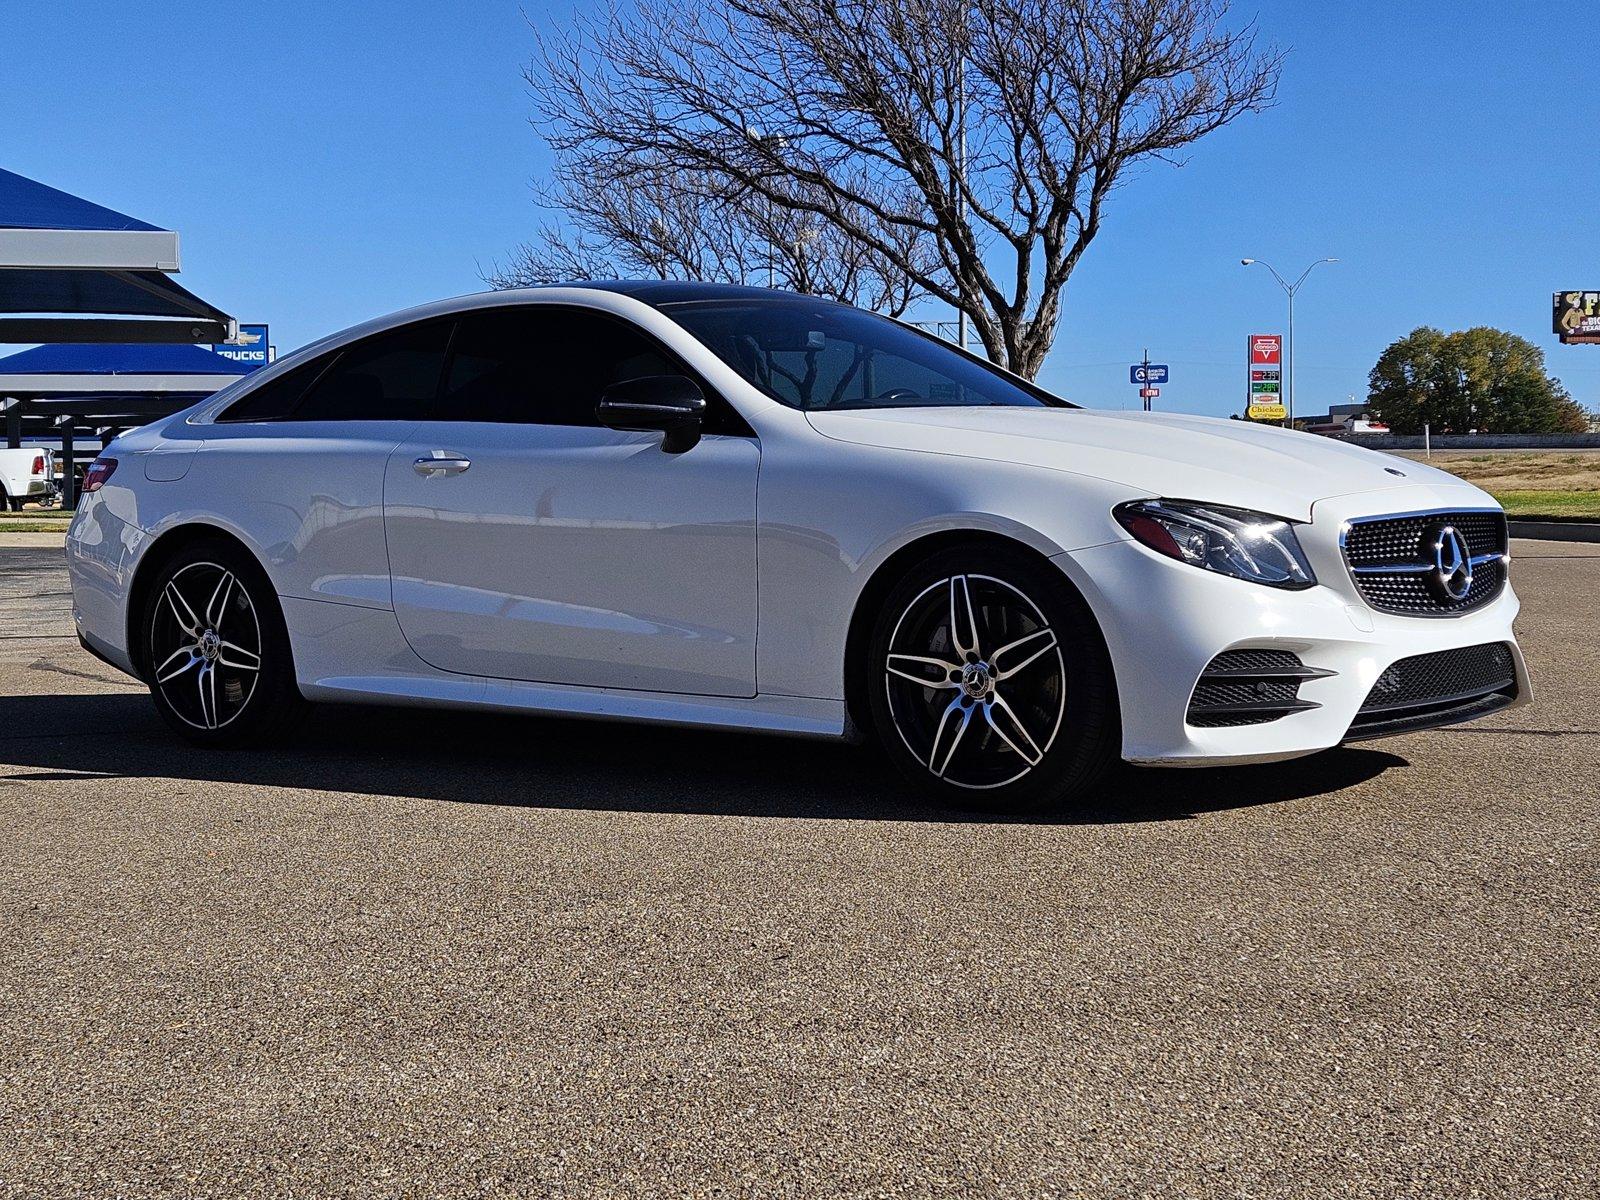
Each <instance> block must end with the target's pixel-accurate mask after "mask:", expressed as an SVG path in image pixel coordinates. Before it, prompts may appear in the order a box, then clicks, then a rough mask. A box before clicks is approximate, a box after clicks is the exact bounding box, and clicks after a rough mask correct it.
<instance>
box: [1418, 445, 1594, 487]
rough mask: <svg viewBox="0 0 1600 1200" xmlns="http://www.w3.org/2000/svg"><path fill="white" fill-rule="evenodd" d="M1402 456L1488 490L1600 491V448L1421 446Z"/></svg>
mask: <svg viewBox="0 0 1600 1200" xmlns="http://www.w3.org/2000/svg"><path fill="white" fill-rule="evenodd" d="M1399 454H1400V457H1402V458H1409V459H1413V460H1415V461H1416V462H1425V463H1427V464H1428V465H1429V466H1433V467H1438V468H1439V469H1440V470H1442V471H1449V472H1450V473H1451V474H1452V475H1459V476H1461V478H1463V479H1465V480H1467V481H1468V482H1469V483H1475V484H1477V485H1478V486H1479V487H1481V488H1483V489H1484V490H1485V491H1488V492H1494V493H1495V494H1496V495H1498V494H1499V493H1500V492H1502V491H1507V492H1544V491H1558V492H1600V451H1590V452H1584V451H1577V452H1574V451H1570V450H1435V451H1434V452H1433V457H1432V458H1428V457H1425V456H1424V455H1423V453H1422V451H1420V450H1405V451H1400V452H1399Z"/></svg>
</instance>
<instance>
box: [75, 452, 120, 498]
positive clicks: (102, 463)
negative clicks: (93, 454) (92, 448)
mask: <svg viewBox="0 0 1600 1200" xmlns="http://www.w3.org/2000/svg"><path fill="white" fill-rule="evenodd" d="M116 469H117V460H116V459H114V458H97V459H95V460H94V461H93V462H92V463H90V464H89V469H88V470H87V471H85V472H84V473H83V492H84V495H88V494H89V493H90V492H98V491H99V490H100V489H101V488H103V487H105V485H106V480H108V479H110V478H111V475H112V473H113V472H114V471H115V470H116Z"/></svg>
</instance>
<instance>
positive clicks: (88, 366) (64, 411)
mask: <svg viewBox="0 0 1600 1200" xmlns="http://www.w3.org/2000/svg"><path fill="white" fill-rule="evenodd" d="M249 371H250V368H249V367H246V366H244V365H242V364H240V363H236V362H234V361H233V360H232V359H230V358H225V357H224V356H222V355H220V354H216V353H213V352H212V351H210V350H207V349H205V348H203V347H200V346H184V345H175V344H173V345H160V344H130V345H125V346H115V345H100V344H87V345H84V344H68V345H54V346H36V347H34V348H33V349H32V350H23V351H21V352H19V353H17V354H13V355H10V356H9V357H7V358H0V410H3V411H4V413H5V419H6V444H7V445H9V446H20V445H21V444H22V440H23V438H25V437H27V438H49V439H51V440H55V439H58V438H59V439H60V442H61V456H62V485H63V491H64V492H65V496H64V500H65V503H66V504H67V506H68V507H70V506H71V505H72V502H73V500H74V499H75V496H76V490H77V480H76V478H75V475H74V470H75V466H76V458H77V453H76V451H77V450H78V445H77V439H78V437H80V436H81V437H83V438H84V439H85V440H92V441H93V442H94V443H95V445H96V446H100V445H104V443H105V442H106V441H108V440H109V439H110V438H111V437H113V436H115V435H116V434H117V433H119V432H121V431H122V430H123V429H127V428H129V427H131V426H134V425H143V424H144V423H146V422H147V421H151V420H154V419H155V418H157V417H163V416H168V415H170V414H171V413H175V412H180V411H181V410H183V409H185V408H188V407H189V406H190V405H191V404H195V403H197V402H199V401H201V400H203V399H205V398H206V397H207V396H209V395H211V394H212V393H213V392H215V391H217V390H218V389H219V388H224V387H226V386H227V385H228V384H230V383H232V382H234V381H235V380H236V379H238V378H239V377H240V376H241V375H245V374H247V373H248V372H249Z"/></svg>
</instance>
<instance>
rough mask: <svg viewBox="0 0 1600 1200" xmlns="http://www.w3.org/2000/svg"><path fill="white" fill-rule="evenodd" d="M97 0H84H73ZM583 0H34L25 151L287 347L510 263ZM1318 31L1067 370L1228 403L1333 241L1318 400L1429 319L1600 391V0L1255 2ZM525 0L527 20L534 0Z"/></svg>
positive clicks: (21, 62) (1218, 410)
mask: <svg viewBox="0 0 1600 1200" xmlns="http://www.w3.org/2000/svg"><path fill="white" fill-rule="evenodd" d="M69 9H70V15H69V14H68V10H69ZM572 11H573V9H572V8H571V6H569V5H562V4H539V3H535V2H532V0H530V2H529V3H527V4H526V5H525V6H524V7H519V6H518V5H517V4H516V3H514V2H502V0H473V2H472V3H457V4H414V5H402V4H376V3H358V2H349V3H343V4H336V5H329V4H321V3H318V4H309V3H273V4H255V5H249V6H235V5H228V4H221V5H211V6H206V7H205V8H204V9H196V8H194V7H193V6H188V5H158V4H153V3H150V4H129V3H127V2H126V0H123V2H121V3H116V4H108V3H98V2H92V0H90V2H84V3H76V4H73V5H71V6H66V5H23V4H21V3H12V4H8V5H7V6H6V16H5V26H6V42H7V54H6V56H5V60H6V86H5V88H4V89H3V90H0V132H3V137H0V166H4V167H7V168H9V169H11V170H14V171H19V172H21V173H22V174H24V175H29V176H32V177H34V178H38V179H42V180H44V181H45V182H47V183H50V184H52V185H54V186H57V187H62V188H65V189H67V190H69V191H74V192H78V193H79V194H82V195H84V196H87V197H89V198H90V199H93V200H96V201H98V202H100V203H103V204H108V205H110V206H112V207H114V208H120V209H122V210H124V211H126V212H129V213H132V214H133V215H135V216H138V217H141V218H143V219H145V220H149V221H153V222H155V223H157V224H160V225H166V226H169V227H171V228H175V229H177V230H179V231H180V233H181V235H182V239H183V255H184V268H185V269H184V272H183V275H182V277H181V278H182V281H183V282H184V283H185V284H186V285H187V286H189V287H190V288H191V289H193V290H195V291H197V292H199V293H200V294H201V295H204V296H206V297H207V298H208V299H211V300H213V301H215V302H217V303H218V304H220V305H221V306H222V307H224V308H226V309H228V310H229V311H231V312H233V313H235V314H237V315H238V316H239V317H240V318H241V319H242V320H247V321H268V322H270V323H271V325H272V330H273V340H274V342H276V343H277V344H278V346H279V347H280V349H281V350H288V349H290V348H293V347H294V346H296V345H300V344H303V343H304V342H306V341H309V340H311V339H312V338H314V337H317V336H320V335H321V334H324V333H327V332H330V331H332V330H335V329H338V328H340V327H342V326H345V325H348V324H352V323H354V322H355V321H358V320H361V319H364V318H366V317H368V316H372V315H375V314H377V313H380V312H384V311H388V310H390V309H394V308H399V307H402V306H405V305H408V304H413V303H417V302H420V301H423V300H428V299H432V298H436V297H439V296H445V295H455V294H459V293H461V292H468V291H476V290H479V289H480V288H481V287H482V284H481V281H480V279H479V271H480V270H481V269H483V268H486V267H487V266H488V265H489V264H490V263H491V262H492V260H494V259H495V258H496V257H497V256H499V255H503V254H504V253H505V252H506V250H507V249H508V248H510V247H511V246H513V245H514V244H515V243H517V242H518V241H520V240H522V239H524V238H526V237H527V236H528V235H529V234H530V233H531V231H532V228H533V226H534V224H535V222H536V220H537V217H538V213H537V211H536V209H535V207H534V205H533V202H532V197H531V192H530V181H532V180H533V179H535V178H537V177H538V176H539V175H540V173H541V172H542V171H543V170H544V169H545V168H546V166H547V159H546V157H545V155H544V152H543V149H542V147H541V145H540V143H539V141H538V139H537V138H536V136H535V135H534V133H533V132H532V130H531V129H530V128H529V127H528V125H527V120H526V118H527V115H528V101H527V97H526V95H525V85H524V83H523V81H522V78H521V75H520V68H521V67H522V66H523V64H524V63H525V62H526V61H527V59H528V58H529V57H530V55H531V52H532V35H531V33H530V32H529V28H528V24H527V22H528V21H530V20H531V21H534V22H536V23H540V22H552V21H561V20H563V19H564V18H566V17H567V16H569V15H570V14H571V12H572ZM1234 11H1235V13H1236V15H1238V16H1241V17H1249V16H1252V15H1253V16H1255V17H1256V18H1257V20H1258V22H1259V25H1260V28H1261V31H1262V34H1263V36H1264V37H1265V38H1266V39H1269V40H1272V41H1275V42H1277V43H1278V44H1279V45H1281V46H1282V47H1284V48H1285V49H1287V50H1288V51H1289V52H1290V55H1289V61H1288V64H1287V67H1286V69H1285V73H1284V78H1283V84H1282V87H1281V89H1280V93H1279V101H1278V105H1277V107H1276V108H1274V109H1273V110H1272V111H1270V112H1268V113H1266V114H1265V115H1262V116H1257V117H1247V118H1245V119H1243V120H1241V121H1240V122H1239V123H1238V124H1237V125H1235V126H1233V127H1231V128H1229V129H1226V130H1223V131H1222V132H1220V133H1219V134H1216V135H1214V136H1213V137H1212V138H1210V139H1208V140H1206V141H1204V142H1202V143H1200V144H1199V145H1198V146H1196V147H1195V148H1194V150H1193V152H1192V154H1191V155H1190V156H1189V160H1188V162H1187V164H1186V165H1184V166H1182V167H1181V168H1173V167H1169V166H1165V165H1162V164H1152V165H1149V166H1146V167H1144V168H1142V169H1140V170H1139V171H1138V172H1136V173H1135V174H1134V175H1133V176H1132V177H1130V178H1129V179H1128V180H1127V181H1126V183H1125V184H1124V186H1123V188H1122V189H1121V191H1120V192H1119V194H1118V195H1117V196H1116V197H1115V198H1114V202H1113V204H1112V206H1111V207H1110V211H1109V218H1108V220H1107V222H1106V226H1105V229H1104V232H1103V233H1102V234H1101V236H1100V237H1099V239H1098V240H1097V241H1096V242H1095V244H1094V245H1093V247H1091V249H1090V251H1089V253H1088V255H1087V257H1086V258H1085V260H1084V262H1083V265H1082V266H1081V267H1080V268H1079V270H1078V273H1077V274H1076V275H1075V276H1074V279H1073V282H1072V284H1071V288H1070V291H1069V295H1068V300H1067V306H1066V315H1065V320H1064V322H1063V325H1062V329H1061V334H1060V337H1059V338H1058V340H1057V342H1056V348H1055V351H1054V353H1053V354H1052V356H1051V358H1050V361H1049V363H1048V364H1047V366H1046V368H1045V370H1044V373H1043V375H1042V376H1041V379H1042V382H1044V383H1045V384H1046V385H1047V386H1049V387H1052V388H1053V389H1055V390H1057V391H1060V392H1062V393H1063V394H1065V395H1068V396H1069V397H1071V398H1073V399H1076V400H1079V401H1081V402H1084V403H1088V404H1091V405H1095V406H1102V407H1117V406H1118V405H1128V406H1132V405H1134V404H1135V403H1137V397H1136V393H1135V391H1134V389H1133V388H1131V387H1130V386H1129V385H1128V382H1127V364H1128V363H1129V362H1132V361H1134V360H1136V359H1137V358H1138V356H1139V354H1140V352H1141V350H1142V349H1143V348H1144V347H1145V346H1148V347H1149V348H1150V352H1151V357H1152V359H1153V360H1155V361H1159V362H1167V363H1170V364H1171V366H1172V382H1171V383H1170V384H1169V385H1168V386H1167V387H1165V388H1164V389H1163V395H1162V397H1161V399H1160V401H1158V402H1157V403H1158V406H1159V407H1163V408H1173V409H1182V410H1186V411H1193V412H1204V413H1212V414H1218V415H1220V414H1224V413H1227V412H1230V411H1237V409H1238V407H1239V402H1240V399H1241V396H1242V394H1243V390H1244V383H1243V380H1244V365H1243V358H1244V340H1245V337H1246V335H1247V334H1249V333H1252V332H1263V333H1264V332H1276V331H1280V330H1281V328H1282V326H1283V296H1282V293H1281V292H1279V291H1278V289H1277V287H1276V286H1275V285H1274V284H1273V283H1272V281H1271V278H1270V277H1269V276H1268V275H1266V274H1265V273H1264V272H1263V271H1261V269H1260V268H1251V269H1249V270H1246V269H1244V268H1242V267H1240V266H1239V265H1238V260H1239V259H1240V258H1241V257H1243V256H1246V255H1250V256H1256V257H1260V258H1265V259H1268V260H1270V261H1272V262H1273V263H1274V264H1276V265H1277V266H1278V267H1279V269H1280V270H1282V271H1284V272H1286V273H1288V272H1290V271H1293V272H1295V273H1298V271H1299V269H1300V268H1301V267H1302V266H1303V265H1304V264H1305V263H1306V262H1309V261H1310V260H1312V259H1314V258H1318V257H1322V256H1324V255H1333V256H1337V257H1339V258H1340V259H1342V260H1343V261H1342V262H1340V263H1339V264H1337V265H1334V266H1329V267H1322V268H1319V269H1318V271H1317V273H1316V274H1315V275H1313V277H1312V279H1311V281H1310V282H1309V283H1308V284H1307V285H1306V288H1305V290H1304V291H1303V292H1302V293H1301V298H1300V301H1299V304H1298V306H1297V313H1296V332H1297V342H1298V345H1297V365H1298V387H1299V394H1298V397H1297V404H1296V407H1297V409H1298V410H1299V411H1301V412H1311V411H1314V410H1317V409H1322V410H1325V409H1326V406H1327V405H1328V404H1329V403H1342V402H1344V400H1345V398H1346V396H1347V395H1351V394H1354V395H1355V396H1357V397H1358V398H1360V397H1363V396H1364V394H1365V388H1366V375H1367V371H1368V370H1369V369H1370V368H1371V366H1372V363H1373V361H1374V359H1375V358H1376V356H1377V354H1378V352H1379V351H1380V350H1381V349H1382V348H1383V346H1384V345H1386V344H1387V343H1388V342H1389V341H1391V340H1393V339H1394V338H1395V337H1398V336H1400V335H1401V334H1403V333H1405V332H1407V331H1408V330H1410V329H1411V328H1413V327H1414V326H1416V325H1419V324H1434V325H1439V326H1443V327H1445V328H1462V327H1465V326H1468V325H1475V324H1492V325H1498V326H1501V327H1504V328H1507V329H1511V330H1514V331H1516V332H1518V333H1521V334H1523V335H1525V336H1527V337H1531V338H1533V339H1534V340H1536V341H1537V342H1538V343H1539V344H1540V345H1541V346H1543V347H1544V348H1545V350H1546V354H1547V358H1548V362H1549V366H1550V369H1551V370H1552V372H1553V373H1554V374H1556V375H1558V376H1559V377H1560V378H1561V379H1562V380H1563V381H1564V382H1565V383H1566V384H1567V386H1568V388H1569V389H1570V390H1571V391H1572V392H1573V394H1574V395H1575V396H1576V397H1577V398H1578V399H1579V400H1580V401H1581V402H1583V403H1585V404H1587V405H1589V406H1591V407H1595V406H1600V347H1563V346H1561V345H1559V344H1558V343H1557V342H1556V341H1555V339H1554V338H1553V337H1552V336H1551V335H1550V333H1549V324H1550V322H1549V297H1550V293H1551V292H1552V291H1553V290H1556V289H1558V288H1578V287H1582V288H1594V287H1600V237H1597V234H1596V228H1597V221H1596V214H1597V213H1600V153H1597V152H1596V150H1595V145H1594V130H1595V111H1596V105H1597V104H1600V21H1596V20H1594V19H1592V17H1591V15H1590V14H1588V13H1587V12H1586V11H1585V10H1584V6H1582V5H1572V4H1560V5H1532V4H1529V5H1515V6H1512V5H1504V4H1500V3H1490V2H1481V0H1470V2H1465V3H1460V4H1454V5H1444V6H1441V5H1436V4H1422V3H1398V2H1393V0H1391V2H1390V3H1331V4H1304V3H1293V2H1282V3H1279V2H1271V3H1261V4H1259V5H1250V4H1240V5H1237V6H1236V7H1235V10H1234ZM525 14H526V15H525Z"/></svg>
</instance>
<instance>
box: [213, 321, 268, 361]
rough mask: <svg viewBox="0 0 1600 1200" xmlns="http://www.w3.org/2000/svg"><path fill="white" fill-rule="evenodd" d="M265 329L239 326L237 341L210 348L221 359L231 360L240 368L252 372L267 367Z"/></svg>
mask: <svg viewBox="0 0 1600 1200" xmlns="http://www.w3.org/2000/svg"><path fill="white" fill-rule="evenodd" d="M267 346H268V342H267V327H266V326H265V325H241V326H239V339H238V341H234V342H223V343H221V344H219V345H214V346H212V347H211V348H212V349H213V350H215V351H216V352H217V353H218V354H220V355H222V357H223V358H231V359H232V360H233V361H234V362H236V363H238V364H239V365H240V366H241V367H249V368H250V369H251V370H252V371H253V370H255V369H256V368H257V367H264V366H266V365H267Z"/></svg>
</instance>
